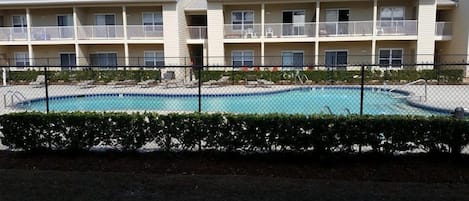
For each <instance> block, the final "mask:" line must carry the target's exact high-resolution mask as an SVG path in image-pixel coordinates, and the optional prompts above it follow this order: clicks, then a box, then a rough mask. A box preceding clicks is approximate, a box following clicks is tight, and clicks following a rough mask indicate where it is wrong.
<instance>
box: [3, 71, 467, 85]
mask: <svg viewBox="0 0 469 201" xmlns="http://www.w3.org/2000/svg"><path fill="white" fill-rule="evenodd" d="M42 74H44V72H42V71H10V72H9V74H8V79H9V81H14V82H19V81H21V80H22V81H27V82H29V81H34V80H35V79H36V78H37V76H38V75H42ZM299 74H300V75H302V76H306V77H308V79H309V80H311V81H312V82H313V83H326V82H330V81H331V80H333V81H338V82H341V83H349V84H359V83H360V75H361V72H360V71H345V70H340V71H337V70H336V71H301V72H299ZM223 75H225V76H230V80H231V81H232V82H233V83H234V84H237V83H239V81H240V80H245V79H246V77H247V75H256V77H257V78H259V79H261V78H263V79H267V80H271V81H273V82H276V83H278V82H279V81H280V80H289V81H290V82H292V83H294V82H295V79H296V78H295V75H296V72H295V71H275V72H272V71H257V72H256V71H249V72H243V71H212V70H208V71H203V72H202V81H203V82H205V81H208V80H218V79H220V77H221V76H223ZM365 75H366V81H367V82H368V83H370V82H373V81H375V82H376V81H377V83H383V82H384V81H385V80H387V81H388V82H391V83H392V82H394V83H399V82H400V81H401V80H406V81H409V82H410V81H414V80H417V79H420V78H423V79H426V80H438V81H440V83H445V84H459V83H462V81H463V78H464V71H463V70H422V71H416V70H399V71H372V70H367V71H365ZM48 76H49V79H50V81H52V82H57V81H59V80H62V81H64V82H71V81H82V80H96V81H103V82H109V81H111V80H137V81H141V80H147V79H155V80H159V79H160V76H161V73H160V71H159V70H127V71H124V70H105V71H95V70H84V71H49V74H48ZM303 79H304V78H303Z"/></svg>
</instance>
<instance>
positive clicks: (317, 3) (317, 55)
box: [314, 1, 321, 65]
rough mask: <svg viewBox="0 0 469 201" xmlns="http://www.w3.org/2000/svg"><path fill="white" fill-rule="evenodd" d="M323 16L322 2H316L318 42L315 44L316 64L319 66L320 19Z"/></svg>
mask: <svg viewBox="0 0 469 201" xmlns="http://www.w3.org/2000/svg"><path fill="white" fill-rule="evenodd" d="M320 14H321V2H320V1H316V26H315V32H316V42H315V43H314V64H315V65H319V54H320V53H319V22H320V21H319V17H320Z"/></svg>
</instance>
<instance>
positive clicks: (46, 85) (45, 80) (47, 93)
mask: <svg viewBox="0 0 469 201" xmlns="http://www.w3.org/2000/svg"><path fill="white" fill-rule="evenodd" d="M44 85H45V88H46V113H47V114H49V76H48V75H47V66H44Z"/></svg>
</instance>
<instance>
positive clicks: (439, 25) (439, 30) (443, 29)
mask: <svg viewBox="0 0 469 201" xmlns="http://www.w3.org/2000/svg"><path fill="white" fill-rule="evenodd" d="M452 34H453V23H451V22H436V33H435V35H437V36H451V35H452Z"/></svg>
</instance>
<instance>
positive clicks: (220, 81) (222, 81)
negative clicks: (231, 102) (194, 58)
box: [203, 76, 230, 86]
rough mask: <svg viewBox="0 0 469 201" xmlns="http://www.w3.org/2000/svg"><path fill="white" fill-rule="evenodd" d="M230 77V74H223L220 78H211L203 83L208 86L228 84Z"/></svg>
mask: <svg viewBox="0 0 469 201" xmlns="http://www.w3.org/2000/svg"><path fill="white" fill-rule="evenodd" d="M229 79H230V77H229V76H223V77H221V78H220V79H218V80H209V81H207V82H204V83H203V85H207V86H223V85H226V84H228V80H229Z"/></svg>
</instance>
